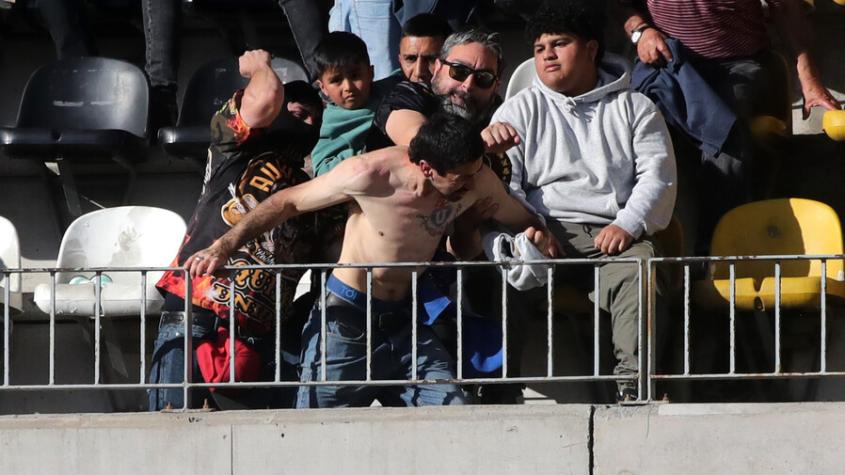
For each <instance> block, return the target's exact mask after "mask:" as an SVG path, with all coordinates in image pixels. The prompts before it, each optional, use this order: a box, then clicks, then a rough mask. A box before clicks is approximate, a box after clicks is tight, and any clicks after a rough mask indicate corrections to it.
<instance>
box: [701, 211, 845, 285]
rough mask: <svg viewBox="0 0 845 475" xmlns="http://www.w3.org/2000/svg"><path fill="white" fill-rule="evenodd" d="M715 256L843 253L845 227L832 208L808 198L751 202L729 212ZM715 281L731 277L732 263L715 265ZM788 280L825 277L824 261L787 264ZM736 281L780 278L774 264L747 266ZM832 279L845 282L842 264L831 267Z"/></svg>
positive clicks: (715, 237)
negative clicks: (790, 278)
mask: <svg viewBox="0 0 845 475" xmlns="http://www.w3.org/2000/svg"><path fill="white" fill-rule="evenodd" d="M710 253H711V254H712V255H714V256H749V255H769V256H771V255H819V254H842V253H843V245H842V226H841V224H840V222H839V216H838V215H837V214H836V211H834V210H833V208H831V207H830V206H828V205H826V204H824V203H821V202H818V201H813V200H808V199H802V198H785V199H775V200H765V201H757V202H754V203H748V204H745V205H742V206H739V207H737V208H734V209H732V210H731V211H729V212H727V213H726V214H725V215H724V216H723V217H722V219H721V220H720V221H719V224H718V225H717V226H716V230H715V231H714V232H713V241H712V243H711V246H710ZM713 275H714V277H715V278H719V279H726V278H728V276H729V269H728V265H727V264H718V265H716V266H714V270H713ZM781 275H782V276H783V277H820V276H821V262H820V261H807V260H797V261H783V262H782V265H781ZM736 276H737V277H738V278H739V277H752V278H764V277H771V276H774V263H773V262H772V261H756V262H741V263H738V264H737V266H736ZM827 276H828V278H831V279H836V280H845V272H843V266H842V261H841V260H831V261H828V264H827Z"/></svg>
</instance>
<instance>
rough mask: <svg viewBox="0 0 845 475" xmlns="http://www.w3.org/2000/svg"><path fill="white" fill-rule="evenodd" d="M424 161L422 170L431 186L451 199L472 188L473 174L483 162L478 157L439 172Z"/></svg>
mask: <svg viewBox="0 0 845 475" xmlns="http://www.w3.org/2000/svg"><path fill="white" fill-rule="evenodd" d="M427 165H428V164H427V163H426V164H425V166H424V167H423V170H424V172H427V176H428V179H429V181H430V182H431V184H432V186H434V188H435V189H436V190H437V191H439V192H440V193H441V194H442V195H444V196H446V198H447V199H449V200H451V201H457V200H459V199H461V197H462V196H463V195H464V193H466V192H467V191H469V190H471V189H472V185H473V179H474V177H475V175H476V174H477V173H478V172H480V171H481V167H483V166H484V163H483V162H482V160H481V157H479V158H478V159H477V160H475V161H473V162H470V163H465V164H463V165H460V166H458V167H456V168H453V169H451V170H449V171H447V172H445V173H443V174H440V173H438V172H437V170H435V169H434V168H430V167H428V166H427Z"/></svg>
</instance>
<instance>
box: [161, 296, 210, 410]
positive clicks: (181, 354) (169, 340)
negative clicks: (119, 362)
mask: <svg viewBox="0 0 845 475" xmlns="http://www.w3.org/2000/svg"><path fill="white" fill-rule="evenodd" d="M173 313H176V312H168V311H163V312H162V320H161V322H165V316H167V315H168V314H173ZM180 313H182V314H183V315H184V312H180ZM184 331H185V324H184V322H182V323H161V324H159V327H158V336H156V341H155V346H154V348H153V357H152V363H151V366H150V378H149V382H150V383H151V384H176V383H181V382H182V381H184V380H185V340H184V337H183V335H184ZM191 332H192V335H191V338H192V340H191V342H192V343H193V346H194V349H195V350H196V347H197V345H199V343H200V342H201V341H202V340H209V339H211V338H214V337H215V336H216V332H215V329H214V328H211V325H209V326H200V325H196V324H194V325H192V330H191ZM191 361H193V365H194V370H193V376H192V379H191V380H192V381H195V382H196V381H202V380H203V379H202V375H201V374H200V371H199V366H197V354H196V351H194V355H193V357H192V358H191ZM148 393H149V398H150V404H149V410H150V411H160V410H162V409H164V408H165V407H167V405H168V404H169V405H170V406H171V407H172V408H173V409H181V408H182V407H183V405H184V404H183V401H184V399H183V397H182V396H183V393H182V389H181V388H174V389H150V390H149V391H148Z"/></svg>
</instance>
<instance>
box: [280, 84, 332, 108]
mask: <svg viewBox="0 0 845 475" xmlns="http://www.w3.org/2000/svg"><path fill="white" fill-rule="evenodd" d="M288 102H299V103H300V104H308V105H312V106H315V107H319V108H320V109H322V108H323V100H322V99H320V94H319V93H318V92H317V90H316V89H314V88H313V87H311V85H310V84H308V83H307V82H305V81H300V80H297V81H291V82H289V83H286V84H285V103H288Z"/></svg>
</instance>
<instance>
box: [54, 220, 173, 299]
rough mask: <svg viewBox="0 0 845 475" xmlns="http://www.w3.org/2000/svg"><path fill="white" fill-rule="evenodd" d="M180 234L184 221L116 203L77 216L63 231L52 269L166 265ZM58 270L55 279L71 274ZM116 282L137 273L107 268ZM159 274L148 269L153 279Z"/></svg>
mask: <svg viewBox="0 0 845 475" xmlns="http://www.w3.org/2000/svg"><path fill="white" fill-rule="evenodd" d="M184 235H185V221H184V220H183V219H182V217H181V216H179V215H178V214H176V213H174V212H172V211H169V210H166V209H161V208H152V207H148V206H120V207H117V208H106V209H101V210H98V211H94V212H91V213H88V214H85V215H83V216H80V217H79V218H77V219H76V220H75V221H74V222H73V223H71V224H70V226H69V227H68V228H67V231H65V235H64V237H63V238H62V244H61V246H60V247H59V257H58V262H57V263H56V267H64V268H67V267H166V266H168V265H170V263H171V262H172V261H173V258H174V257H175V256H176V253H177V251H178V250H179V246H180V244H181V243H182V239H183V237H184ZM78 274H81V275H84V276H86V277H90V276H92V275H93V273H92V272H88V273H70V272H60V273H58V275H57V280H58V282H59V283H67V282H68V281H70V279H71V278H72V277H73V276H74V275H78ZM106 274H108V276H109V277H111V278H112V280H113V281H114V282H116V283H127V284H130V283H131V284H137V283H138V282H140V274H139V273H138V272H131V273H126V272H106ZM157 275H160V273H152V272H151V273H149V276H148V278H147V281H148V283H155V280H153V279H154V278H155V279H156V280H157V277H155V276H157Z"/></svg>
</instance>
